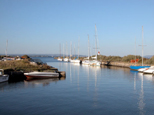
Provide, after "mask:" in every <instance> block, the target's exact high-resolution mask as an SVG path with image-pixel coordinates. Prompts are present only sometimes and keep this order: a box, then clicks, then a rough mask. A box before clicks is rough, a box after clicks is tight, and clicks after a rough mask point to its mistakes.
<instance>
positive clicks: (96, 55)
mask: <svg viewBox="0 0 154 115" xmlns="http://www.w3.org/2000/svg"><path fill="white" fill-rule="evenodd" d="M95 43H96V44H95V46H96V48H95V53H96V60H97V28H96V24H95Z"/></svg>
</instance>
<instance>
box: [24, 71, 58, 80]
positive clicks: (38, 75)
mask: <svg viewBox="0 0 154 115" xmlns="http://www.w3.org/2000/svg"><path fill="white" fill-rule="evenodd" d="M24 75H25V76H26V78H27V80H29V79H47V78H58V77H59V73H52V72H30V73H24Z"/></svg>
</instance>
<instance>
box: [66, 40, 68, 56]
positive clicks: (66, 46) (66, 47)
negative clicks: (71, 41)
mask: <svg viewBox="0 0 154 115" xmlns="http://www.w3.org/2000/svg"><path fill="white" fill-rule="evenodd" d="M67 56H68V54H67V42H66V58H67Z"/></svg>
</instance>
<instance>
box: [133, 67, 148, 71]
mask: <svg viewBox="0 0 154 115" xmlns="http://www.w3.org/2000/svg"><path fill="white" fill-rule="evenodd" d="M149 67H150V66H130V69H131V70H136V71H138V69H141V68H149Z"/></svg>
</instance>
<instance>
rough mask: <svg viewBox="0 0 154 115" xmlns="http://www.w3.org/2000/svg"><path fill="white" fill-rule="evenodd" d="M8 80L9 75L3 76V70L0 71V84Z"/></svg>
mask: <svg viewBox="0 0 154 115" xmlns="http://www.w3.org/2000/svg"><path fill="white" fill-rule="evenodd" d="M8 80H9V75H7V74H4V71H3V69H0V83H1V82H5V81H8Z"/></svg>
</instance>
